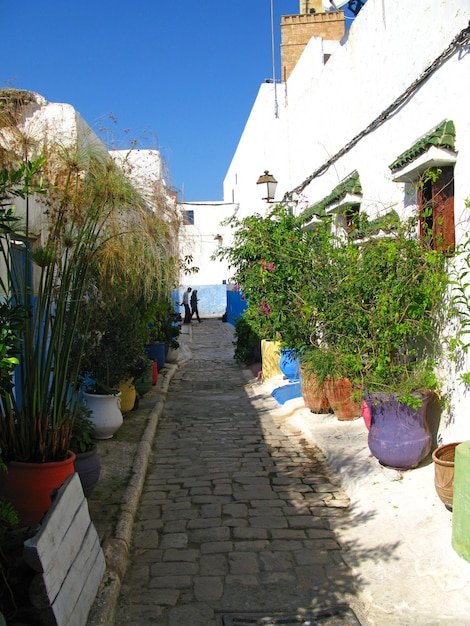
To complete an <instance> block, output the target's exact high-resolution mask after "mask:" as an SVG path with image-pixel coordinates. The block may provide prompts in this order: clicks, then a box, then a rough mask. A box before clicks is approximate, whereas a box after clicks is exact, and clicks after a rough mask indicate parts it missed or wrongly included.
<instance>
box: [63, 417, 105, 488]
mask: <svg viewBox="0 0 470 626" xmlns="http://www.w3.org/2000/svg"><path fill="white" fill-rule="evenodd" d="M93 431H94V424H93V421H92V419H91V417H90V411H89V410H88V409H87V408H86V407H84V406H81V407H80V410H79V411H78V412H77V414H76V415H75V420H74V424H73V429H72V438H71V441H70V449H71V450H72V451H73V452H74V453H75V461H74V468H75V471H76V472H77V474H78V475H79V477H80V482H81V483H82V487H83V493H84V494H85V496H86V497H87V498H88V496H90V495H91V494H92V493H93V490H94V489H95V487H96V485H97V484H98V481H99V478H100V472H101V463H100V457H99V453H98V447H97V445H96V441H95V440H94V439H93Z"/></svg>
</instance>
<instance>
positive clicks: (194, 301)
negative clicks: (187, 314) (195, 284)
mask: <svg viewBox="0 0 470 626" xmlns="http://www.w3.org/2000/svg"><path fill="white" fill-rule="evenodd" d="M198 302H199V298H198V297H197V289H195V290H194V291H193V293H192V294H191V318H192V317H193V315H196V318H197V321H198V322H199V323H201V318H200V317H199V311H198V309H197V303H198Z"/></svg>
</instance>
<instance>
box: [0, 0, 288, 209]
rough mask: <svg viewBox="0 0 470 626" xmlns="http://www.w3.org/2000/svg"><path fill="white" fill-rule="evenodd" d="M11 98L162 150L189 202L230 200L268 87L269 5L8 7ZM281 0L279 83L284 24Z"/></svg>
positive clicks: (110, 2) (84, 2)
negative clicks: (258, 102)
mask: <svg viewBox="0 0 470 626" xmlns="http://www.w3.org/2000/svg"><path fill="white" fill-rule="evenodd" d="M2 4H3V6H2V26H3V32H4V33H9V36H8V38H7V39H6V40H5V41H4V44H3V52H2V57H1V60H0V68H1V73H0V87H1V88H6V87H13V88H16V89H26V90H30V91H35V92H38V93H40V94H41V95H42V96H44V97H45V98H46V99H47V100H49V101H50V102H65V103H68V104H71V105H72V106H73V107H74V108H75V109H76V110H77V111H78V112H79V113H80V114H81V115H82V117H83V118H84V119H85V120H86V122H87V123H88V124H89V125H90V126H91V127H92V128H93V129H94V130H95V131H97V132H98V131H99V129H101V132H103V133H104V136H105V138H106V140H107V141H108V142H111V141H112V142H113V143H114V145H115V147H116V148H127V147H128V145H129V142H130V141H131V140H137V142H138V145H140V146H141V147H147V148H148V147H151V148H158V149H159V150H160V151H161V153H162V155H163V157H164V159H165V161H166V164H167V166H168V170H169V173H170V179H171V181H170V182H171V184H172V185H173V187H174V188H176V189H177V190H178V191H179V192H180V199H184V200H186V201H205V200H222V193H223V189H222V186H223V179H224V176H225V173H226V171H227V169H228V166H229V164H230V160H231V158H232V156H233V154H234V152H235V149H236V147H237V143H238V140H239V138H240V136H241V134H242V132H243V128H244V125H245V123H246V120H247V118H248V115H249V113H250V110H251V107H252V105H253V102H254V100H255V98H256V95H257V93H258V89H259V86H260V84H261V83H262V82H263V81H264V80H265V79H266V78H270V77H271V76H272V59H271V3H270V0H237V2H233V3H230V2H222V1H215V0H200V2H194V1H193V2H189V1H188V0H133V1H127V2H125V1H124V0H81V1H80V2H78V1H76V0H46V1H45V2H37V0H22V1H21V2H14V1H12V0H5V1H4V2H3V3H2ZM298 11H299V1H298V0H274V15H275V17H274V27H275V42H276V43H275V50H276V67H277V74H278V78H279V66H280V63H279V58H278V52H279V44H280V27H279V24H280V16H281V15H290V14H295V13H298Z"/></svg>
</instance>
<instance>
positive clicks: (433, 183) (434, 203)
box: [418, 166, 455, 253]
mask: <svg viewBox="0 0 470 626" xmlns="http://www.w3.org/2000/svg"><path fill="white" fill-rule="evenodd" d="M418 204H419V225H420V235H421V236H422V237H426V236H427V237H429V238H430V241H431V244H432V247H433V248H434V249H435V250H438V251H440V252H445V253H448V252H452V251H453V250H454V248H455V224H454V168H453V166H445V167H442V168H433V169H431V170H428V171H427V172H426V173H425V176H424V180H423V181H422V183H421V184H420V186H419V189H418Z"/></svg>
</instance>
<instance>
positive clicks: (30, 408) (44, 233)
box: [0, 147, 106, 525]
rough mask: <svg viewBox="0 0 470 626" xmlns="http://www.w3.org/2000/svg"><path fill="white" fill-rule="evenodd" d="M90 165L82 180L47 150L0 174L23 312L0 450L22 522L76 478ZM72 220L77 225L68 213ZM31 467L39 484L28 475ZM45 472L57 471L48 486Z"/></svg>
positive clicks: (5, 392)
mask: <svg viewBox="0 0 470 626" xmlns="http://www.w3.org/2000/svg"><path fill="white" fill-rule="evenodd" d="M91 161H92V160H91V157H90V158H89V159H88V161H87V163H88V166H89V170H88V172H89V175H88V176H81V174H80V172H79V171H78V170H77V169H76V162H75V165H74V168H72V169H71V168H70V167H69V165H70V164H67V163H66V164H65V165H61V163H60V159H59V156H58V155H57V153H54V150H53V147H49V158H48V161H47V162H46V161H45V159H43V158H42V157H38V158H37V159H36V160H34V161H25V162H23V163H22V164H20V165H19V166H15V165H12V166H11V167H10V168H7V169H5V170H4V171H3V172H2V175H1V176H0V181H1V182H0V185H1V188H0V195H1V197H2V204H3V205H4V206H5V205H7V206H8V205H10V208H6V209H4V210H3V211H2V214H1V218H0V256H1V263H2V271H3V272H4V273H3V274H2V276H4V277H5V278H2V279H1V289H2V291H3V293H5V294H8V296H9V300H8V302H9V303H10V304H11V305H13V303H14V305H15V306H19V307H21V308H22V310H23V312H24V314H25V318H24V326H23V328H22V330H21V332H20V333H19V335H18V337H19V338H20V342H19V343H18V345H17V347H16V349H15V351H16V354H15V357H16V358H17V360H18V364H17V365H16V367H15V371H14V377H13V378H12V381H11V384H10V386H8V385H6V386H5V385H4V386H3V388H2V389H1V390H0V391H1V393H0V405H1V410H0V448H1V453H2V457H3V459H4V461H5V462H6V464H7V466H8V474H7V476H6V477H4V478H3V480H2V485H1V488H2V491H3V492H4V493H5V494H6V497H7V498H9V499H11V500H12V501H13V502H14V503H15V506H16V508H17V509H18V511H19V515H20V523H21V524H23V525H27V524H34V523H37V522H38V521H39V520H40V519H41V518H42V516H43V514H44V512H45V511H46V510H47V509H48V508H49V506H50V503H51V501H50V493H51V491H52V488H53V487H54V486H60V484H61V483H62V482H63V480H64V479H65V477H66V476H67V475H68V474H69V473H71V472H73V453H70V452H69V449H70V438H71V432H72V427H73V420H74V416H75V413H76V411H77V410H78V406H79V402H78V399H77V397H76V394H75V393H74V389H75V388H76V382H77V379H78V366H79V359H78V360H76V361H74V362H73V361H72V359H71V353H72V344H73V343H74V341H75V340H76V338H75V329H76V323H77V317H78V312H79V309H80V303H81V300H82V297H83V295H84V291H85V288H86V282H87V277H88V268H89V264H90V260H91V257H92V255H93V253H94V252H95V251H96V249H97V246H98V245H99V244H98V242H99V235H100V231H101V227H102V224H103V220H105V219H106V211H104V210H103V211H101V209H102V208H103V207H100V206H97V205H93V206H90V205H89V204H85V205H82V204H80V205H78V204H77V203H78V202H79V199H80V198H82V199H83V196H88V195H89V194H90V192H91V190H92V188H93V186H94V183H95V181H96V176H97V175H98V172H99V170H100V165H101V163H100V162H99V161H96V162H95V163H94V166H92V163H91ZM54 166H56V169H54ZM92 171H93V173H94V175H92V174H91V172H92ZM42 175H44V177H45V180H49V181H51V182H52V183H53V182H54V181H55V180H56V178H57V177H58V176H59V175H60V177H61V181H62V186H61V188H60V189H58V188H57V187H53V186H49V187H47V189H46V184H45V183H43V182H42V181H43V179H42ZM46 191H47V193H46ZM38 193H39V194H41V198H42V199H41V203H39V202H38ZM33 195H34V201H33V198H32V196H33ZM13 198H16V200H18V199H21V200H20V201H19V202H18V207H17V210H13V208H11V205H12V200H13ZM100 211H101V212H100ZM78 214H80V220H77V221H75V220H74V219H73V217H72V216H73V215H78ZM32 224H34V227H35V230H34V231H32V230H31V225H32ZM77 353H78V355H80V350H79V349H77ZM32 470H34V471H40V472H41V478H32V479H30V478H29V472H30V471H32ZM50 470H51V471H57V472H58V473H57V475H56V476H54V475H52V477H51V478H50V481H51V482H49V475H50ZM46 472H47V475H46ZM31 486H33V493H32V494H30V493H29V492H28V489H29V488H30V487H31ZM39 486H42V487H43V491H42V492H41V491H40V490H39Z"/></svg>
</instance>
